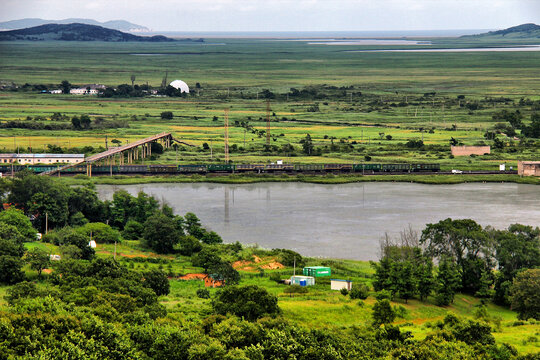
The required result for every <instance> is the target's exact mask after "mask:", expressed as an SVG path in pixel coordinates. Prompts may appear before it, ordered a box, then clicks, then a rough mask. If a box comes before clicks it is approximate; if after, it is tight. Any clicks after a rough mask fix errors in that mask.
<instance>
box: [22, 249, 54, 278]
mask: <svg viewBox="0 0 540 360" xmlns="http://www.w3.org/2000/svg"><path fill="white" fill-rule="evenodd" d="M26 261H27V262H28V264H30V267H31V268H32V269H34V270H36V271H37V272H38V277H39V278H41V271H42V270H43V269H46V268H47V266H48V265H49V263H50V258H49V254H48V253H47V252H46V251H45V250H43V249H40V248H33V249H31V250H28V252H27V253H26Z"/></svg>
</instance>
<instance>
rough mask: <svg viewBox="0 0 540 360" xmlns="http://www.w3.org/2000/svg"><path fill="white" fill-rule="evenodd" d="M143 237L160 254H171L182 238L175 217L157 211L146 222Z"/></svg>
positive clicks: (147, 244)
mask: <svg viewBox="0 0 540 360" xmlns="http://www.w3.org/2000/svg"><path fill="white" fill-rule="evenodd" d="M143 239H144V242H145V243H146V246H148V247H149V248H150V249H152V250H154V251H156V252H157V253H159V254H169V253H172V252H173V250H174V246H175V245H176V244H177V243H178V241H179V240H180V235H179V234H178V231H177V230H176V223H175V221H174V220H173V219H171V218H170V217H168V216H165V215H164V214H162V213H160V212H157V213H155V214H154V215H152V216H150V217H149V218H148V219H147V220H146V221H145V222H144V231H143Z"/></svg>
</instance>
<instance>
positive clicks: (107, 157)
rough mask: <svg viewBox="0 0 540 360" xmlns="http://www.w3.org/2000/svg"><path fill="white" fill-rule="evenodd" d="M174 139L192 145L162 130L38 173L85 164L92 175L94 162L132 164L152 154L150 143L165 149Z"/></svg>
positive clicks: (48, 173) (55, 172) (60, 170)
mask: <svg viewBox="0 0 540 360" xmlns="http://www.w3.org/2000/svg"><path fill="white" fill-rule="evenodd" d="M173 141H175V142H177V143H180V144H184V145H188V146H194V145H191V144H188V143H186V142H184V141H180V140H177V139H175V138H174V137H173V136H172V133H170V132H163V133H161V134H157V135H154V136H150V137H147V138H145V139H142V140H137V141H135V142H133V143H130V144H126V145H123V146H118V147H111V148H109V149H107V150H106V151H104V152H102V153H99V154H95V155H92V156H89V157H87V158H85V159H84V161H83V162H80V163H76V164H69V165H65V166H62V167H59V168H56V169H54V170H49V171H45V172H42V173H41V174H40V175H54V174H57V173H58V175H60V173H61V172H62V171H63V170H66V169H69V168H71V167H74V166H80V165H84V164H86V175H88V176H90V177H91V176H92V165H93V164H95V163H103V164H106V165H116V164H117V165H124V164H125V163H126V161H127V163H128V164H132V163H133V162H134V161H136V160H139V159H141V160H142V159H145V158H147V157H150V156H152V143H154V142H157V143H161V145H162V146H163V148H165V149H167V148H169V147H171V145H172V142H173Z"/></svg>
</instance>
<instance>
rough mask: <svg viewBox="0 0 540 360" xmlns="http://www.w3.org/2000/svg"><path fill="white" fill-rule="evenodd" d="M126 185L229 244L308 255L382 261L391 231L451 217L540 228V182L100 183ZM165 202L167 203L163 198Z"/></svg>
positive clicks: (105, 192)
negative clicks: (190, 215)
mask: <svg viewBox="0 0 540 360" xmlns="http://www.w3.org/2000/svg"><path fill="white" fill-rule="evenodd" d="M119 189H125V190H127V191H129V192H130V193H132V194H136V193H137V192H138V191H140V190H142V191H145V192H147V193H149V194H151V195H153V196H155V197H156V198H157V199H165V200H166V201H167V203H168V204H169V205H170V206H171V207H172V208H173V210H174V212H175V213H177V214H180V215H183V214H185V213H186V212H188V211H191V212H194V213H195V214H197V216H199V218H200V219H201V221H202V223H203V224H204V225H205V226H207V227H208V228H210V229H211V230H214V231H216V232H217V233H219V234H220V235H221V236H222V237H223V239H224V240H225V241H226V242H234V241H240V242H241V243H244V244H254V243H257V244H259V245H261V246H263V247H266V248H277V247H279V248H289V249H293V250H296V251H299V252H301V253H302V254H305V255H309V256H328V257H340V258H353V259H364V260H370V259H376V258H377V249H378V241H379V239H380V237H381V236H383V235H384V233H385V232H388V233H389V235H390V236H398V234H399V232H400V231H402V230H403V229H405V228H407V227H408V226H409V225H411V226H412V228H413V229H414V230H417V231H420V230H422V229H423V228H424V227H425V224H426V223H433V222H437V221H439V220H441V219H445V218H447V217H451V218H472V219H475V220H476V221H478V222H479V223H481V224H482V225H493V226H495V227H496V228H505V227H508V226H509V225H510V224H512V223H516V222H519V223H524V224H530V225H535V226H537V225H540V210H539V207H538V204H540V187H538V186H534V185H522V184H460V185H436V186H435V185H422V184H410V183H365V184H346V185H316V184H302V183H260V184H249V185H228V184H224V185H222V184H204V183H197V184H144V185H128V186H105V185H101V186H98V193H99V194H100V196H101V197H102V198H111V197H112V194H113V192H114V191H116V190H119ZM165 200H164V201H165Z"/></svg>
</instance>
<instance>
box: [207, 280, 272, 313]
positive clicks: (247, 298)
mask: <svg viewBox="0 0 540 360" xmlns="http://www.w3.org/2000/svg"><path fill="white" fill-rule="evenodd" d="M212 306H213V308H214V311H215V312H216V313H217V314H221V315H226V314H227V313H231V314H234V315H236V316H239V317H244V318H245V319H246V320H248V321H254V320H257V319H259V318H261V317H263V316H275V315H278V314H279V313H281V309H280V308H279V306H278V304H277V297H275V296H274V295H272V294H269V293H268V291H266V289H265V288H262V287H258V286H257V285H248V286H242V287H237V286H231V287H227V288H224V289H223V290H222V291H221V293H220V294H219V295H218V296H217V298H216V299H215V300H214V302H213V303H212Z"/></svg>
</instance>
